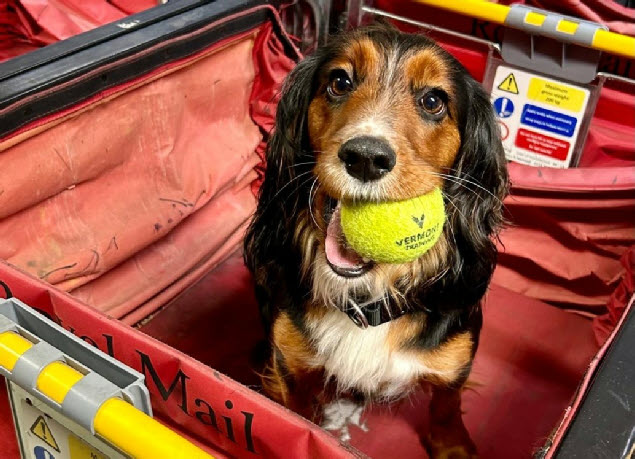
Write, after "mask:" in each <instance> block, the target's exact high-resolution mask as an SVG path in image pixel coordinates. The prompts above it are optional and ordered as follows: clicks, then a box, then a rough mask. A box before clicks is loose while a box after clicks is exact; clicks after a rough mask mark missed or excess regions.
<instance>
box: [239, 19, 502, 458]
mask: <svg viewBox="0 0 635 459" xmlns="http://www.w3.org/2000/svg"><path fill="white" fill-rule="evenodd" d="M266 161H267V170H266V173H265V177H264V179H263V183H262V186H261V189H260V194H259V200H258V206H257V210H256V212H255V215H254V218H253V220H252V222H251V225H250V227H249V228H248V230H247V234H246V237H245V247H244V249H245V250H244V254H245V261H246V265H247V267H248V268H249V269H250V270H251V272H252V273H253V277H254V281H255V292H256V297H257V300H258V303H259V306H260V310H261V315H262V318H263V323H264V326H265V329H266V332H267V336H268V339H269V343H270V347H269V349H270V352H269V354H268V357H267V365H266V367H265V368H264V369H263V371H262V381H263V388H264V391H265V392H266V394H267V395H268V396H269V397H271V398H272V399H274V400H276V401H277V402H279V403H281V404H283V405H285V406H286V407H288V408H290V409H292V410H294V411H296V412H298V413H300V414H301V415H303V416H305V417H306V418H308V419H310V420H312V421H314V422H317V423H320V422H322V421H324V419H323V417H324V408H325V407H326V406H327V405H328V404H329V403H331V402H332V401H333V400H337V399H341V398H346V399H350V400H354V401H356V402H358V403H368V402H386V401H392V400H395V399H398V398H400V397H404V396H406V395H407V394H408V393H410V392H411V391H413V390H414V389H416V388H417V387H420V385H421V384H423V383H426V384H431V385H432V387H433V389H432V398H431V402H430V424H431V428H430V430H429V432H428V433H426V434H424V435H422V442H423V444H424V446H425V448H426V449H427V451H428V452H429V454H430V455H431V456H432V457H449V456H448V454H453V456H452V457H455V456H454V455H456V457H473V456H474V455H475V454H476V449H475V446H474V444H473V442H472V441H471V439H470V437H469V435H468V432H467V431H466V429H465V427H464V425H463V422H462V419H461V408H460V405H461V389H462V388H463V387H464V385H465V383H466V381H467V377H468V375H469V373H470V369H471V365H472V361H473V358H474V354H475V352H476V349H477V347H478V342H479V333H480V329H481V325H482V313H481V300H482V298H483V296H484V295H485V293H486V291H487V289H488V285H489V282H490V278H491V276H492V272H493V270H494V267H495V264H496V257H497V249H496V244H495V242H496V237H497V234H498V232H499V230H500V228H501V227H502V225H503V224H504V215H503V213H504V209H503V204H502V202H503V199H504V197H505V196H506V194H507V191H508V175H507V166H506V161H505V156H504V151H503V147H502V144H501V140H500V133H499V127H498V123H497V121H496V118H495V116H494V113H493V109H492V106H491V103H490V100H489V97H488V95H487V94H486V93H485V91H484V90H483V89H482V88H481V86H480V84H479V83H478V82H477V81H475V80H474V79H473V78H472V77H471V76H470V75H469V73H468V72H467V71H466V70H465V68H464V67H463V66H462V65H461V64H460V63H459V62H458V61H457V60H455V59H454V58H453V57H452V56H451V55H450V54H449V53H447V52H446V51H444V50H443V49H442V48H441V47H440V46H438V45H437V44H436V43H434V42H433V41H432V40H430V39H429V38H427V37H425V36H424V35H419V34H405V33H402V32H400V31H398V30H397V29H395V28H392V27H391V26H388V25H385V24H378V25H371V26H366V27H364V28H360V29H356V30H354V31H349V32H345V33H342V34H340V35H337V36H334V37H333V38H331V39H330V41H329V43H328V44H326V45H325V46H323V47H321V48H319V49H318V50H317V51H316V52H315V53H314V54H312V55H310V56H308V57H306V58H305V59H303V60H301V61H300V62H299V64H298V65H297V66H296V67H295V68H294V70H293V71H292V72H291V73H290V74H289V75H288V77H287V80H286V82H285V84H284V87H283V89H282V95H281V99H280V102H279V105H278V108H277V112H276V122H275V128H274V131H273V133H272V136H271V138H270V140H269V142H268V147H267V152H266ZM435 187H439V188H441V190H442V192H443V196H444V200H445V204H446V213H447V220H446V223H445V226H444V230H443V234H442V235H441V237H440V239H439V241H438V242H437V243H436V244H435V245H434V246H433V247H432V248H431V249H430V250H428V251H427V252H426V253H425V254H424V255H422V256H421V257H419V258H418V259H416V260H414V261H411V262H408V263H402V264H386V263H377V262H375V261H373V260H369V259H365V258H363V257H361V256H359V255H358V254H356V253H355V252H354V251H353V250H352V249H351V248H349V247H347V245H346V241H345V238H344V237H343V236H342V235H341V226H340V222H339V215H338V206H339V203H340V202H341V201H342V200H352V201H372V202H382V201H395V200H403V199H409V198H412V197H415V196H419V195H422V194H424V193H427V192H429V191H431V190H432V189H434V188H435Z"/></svg>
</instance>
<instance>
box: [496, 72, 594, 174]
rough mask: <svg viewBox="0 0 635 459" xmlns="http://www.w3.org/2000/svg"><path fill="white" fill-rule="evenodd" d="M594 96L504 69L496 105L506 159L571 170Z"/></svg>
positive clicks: (582, 89)
mask: <svg viewBox="0 0 635 459" xmlns="http://www.w3.org/2000/svg"><path fill="white" fill-rule="evenodd" d="M589 97H590V91H589V89H587V88H585V87H581V86H577V85H574V84H569V83H567V82H563V81H557V80H554V79H551V78H547V77H544V76H540V75H536V74H533V73H531V72H528V71H525V70H520V69H517V68H513V67H508V66H507V65H499V66H498V68H497V69H496V72H495V75H494V81H493V84H492V94H491V101H492V106H493V108H494V112H495V113H496V116H497V117H498V121H499V126H500V131H501V139H502V140H503V147H504V148H505V154H506V156H507V158H508V159H510V160H512V161H516V162H519V163H523V164H529V165H532V166H549V167H559V168H566V167H569V166H570V164H571V159H572V157H573V153H574V149H575V148H576V145H577V140H578V136H579V134H580V129H581V125H582V124H583V123H582V122H583V119H584V116H585V114H586V108H587V105H588V102H589Z"/></svg>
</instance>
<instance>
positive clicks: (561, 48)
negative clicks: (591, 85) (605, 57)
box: [501, 4, 607, 83]
mask: <svg viewBox="0 0 635 459" xmlns="http://www.w3.org/2000/svg"><path fill="white" fill-rule="evenodd" d="M530 12H533V13H537V14H540V15H542V16H545V18H544V21H543V22H542V24H540V25H535V24H529V23H527V22H525V18H526V17H527V14H528V13H530ZM563 19H564V20H568V21H571V22H575V23H576V24H578V26H577V28H576V30H575V31H574V32H573V33H567V32H562V31H559V30H558V24H559V23H560V21H562V20H563ZM505 25H506V26H508V27H510V28H508V29H507V30H505V36H504V38H503V43H502V48H501V55H502V57H503V59H504V60H505V61H506V62H508V63H510V64H513V65H517V66H520V67H524V68H528V69H532V70H536V71H538V72H542V73H545V74H547V75H553V76H556V77H559V78H564V79H568V80H572V81H576V82H579V83H588V82H590V81H592V80H593V79H594V78H595V76H596V74H597V66H598V62H599V60H600V54H601V52H600V51H598V50H595V49H592V48H591V44H592V43H593V37H594V36H595V33H596V32H597V31H598V30H599V29H603V30H606V29H607V27H606V26H603V25H602V24H598V23H596V22H591V21H584V20H581V19H578V18H573V17H570V16H564V15H561V14H557V13H551V12H547V11H544V10H540V9H537V8H531V7H528V6H525V5H519V4H515V5H512V6H511V8H510V11H509V14H508V15H507V18H506V19H505Z"/></svg>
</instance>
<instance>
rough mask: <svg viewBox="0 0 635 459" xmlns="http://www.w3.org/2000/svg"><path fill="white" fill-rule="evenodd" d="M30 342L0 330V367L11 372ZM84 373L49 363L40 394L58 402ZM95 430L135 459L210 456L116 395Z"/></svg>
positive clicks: (40, 379) (104, 408)
mask: <svg viewBox="0 0 635 459" xmlns="http://www.w3.org/2000/svg"><path fill="white" fill-rule="evenodd" d="M33 346H34V344H33V343H31V342H30V341H29V340H27V339H26V338H24V337H22V336H21V335H19V334H18V333H16V332H13V331H7V332H4V333H0V366H2V367H3V368H4V369H5V370H7V371H9V372H11V371H13V369H14V367H15V366H16V364H17V363H18V362H19V361H20V357H21V356H22V355H23V354H24V353H26V352H27V351H28V350H29V349H31V348H33ZM82 378H84V375H83V374H82V373H80V372H79V371H77V370H76V369H74V368H72V367H71V366H69V365H67V364H66V363H65V362H61V361H56V362H53V363H50V364H49V365H47V366H46V367H44V369H43V370H42V371H41V372H40V374H39V376H38V378H37V389H38V391H40V392H41V393H42V394H44V395H46V396H47V397H49V398H51V399H52V400H54V401H56V402H57V403H60V404H61V403H62V402H63V400H64V398H65V397H66V395H67V394H68V393H69V392H70V391H71V389H72V388H73V386H74V385H75V384H77V383H78V382H79V381H81V380H82ZM94 425H95V432H96V433H97V434H98V435H99V436H100V437H102V438H103V439H105V440H107V441H108V442H110V443H111V444H113V445H114V446H116V447H117V448H119V449H120V450H121V451H123V452H124V453H126V454H129V455H131V456H132V457H136V458H138V459H146V458H147V459H156V458H165V459H178V458H180V459H190V458H192V459H199V458H200V459H210V458H212V456H210V455H209V454H207V453H206V452H205V451H203V450H201V449H200V448H198V447H197V446H195V445H194V444H192V443H190V442H189V441H188V440H186V439H185V438H183V437H181V436H180V435H178V434H177V433H175V432H173V431H172V430H170V429H168V428H167V427H165V426H163V425H162V424H160V423H159V422H158V421H156V420H154V419H153V418H152V417H150V416H148V415H147V414H145V413H144V412H143V411H141V410H139V409H137V408H135V407H134V406H133V405H131V404H130V403H128V402H126V401H124V400H122V399H121V398H118V397H113V398H110V399H108V400H106V401H105V402H104V403H103V404H102V405H101V406H100V407H99V409H98V410H97V414H96V416H95V420H94Z"/></svg>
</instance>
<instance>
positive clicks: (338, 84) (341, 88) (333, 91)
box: [326, 69, 353, 97]
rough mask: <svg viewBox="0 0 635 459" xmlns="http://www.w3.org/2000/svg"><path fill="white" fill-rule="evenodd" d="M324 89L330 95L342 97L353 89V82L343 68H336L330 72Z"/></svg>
mask: <svg viewBox="0 0 635 459" xmlns="http://www.w3.org/2000/svg"><path fill="white" fill-rule="evenodd" d="M326 90H327V92H328V93H329V96H331V97H342V96H344V95H346V94H348V93H349V92H351V91H352V90H353V82H352V81H351V79H350V78H349V76H348V74H347V73H346V72H345V71H344V70H341V69H337V70H334V71H333V72H331V78H330V81H329V85H328V87H327V89H326Z"/></svg>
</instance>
